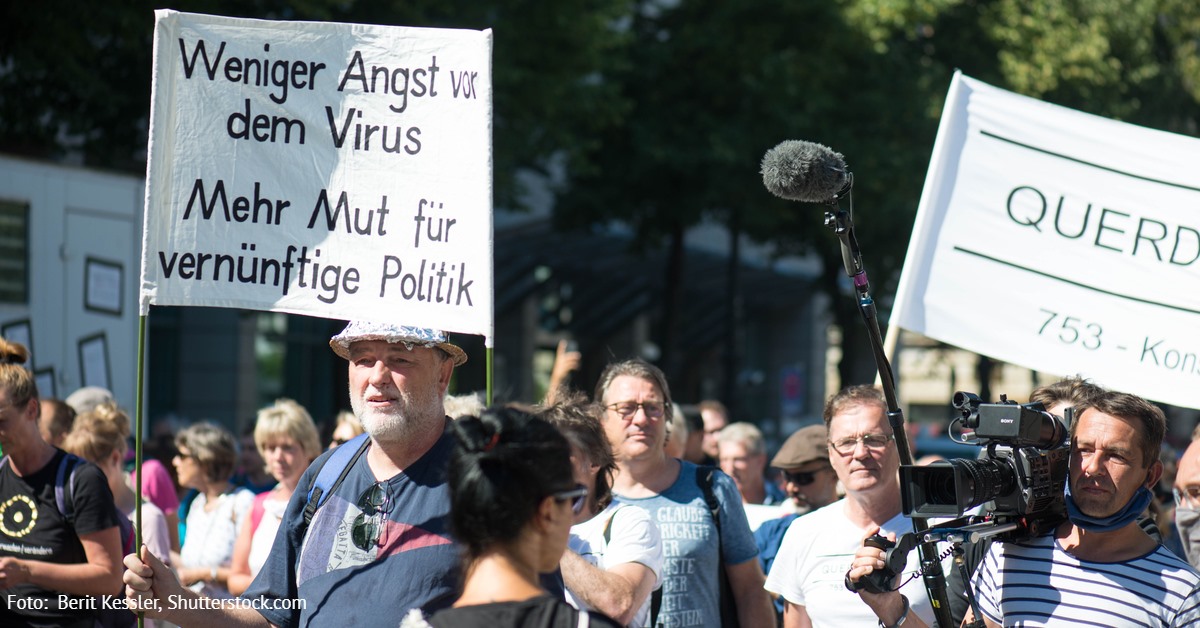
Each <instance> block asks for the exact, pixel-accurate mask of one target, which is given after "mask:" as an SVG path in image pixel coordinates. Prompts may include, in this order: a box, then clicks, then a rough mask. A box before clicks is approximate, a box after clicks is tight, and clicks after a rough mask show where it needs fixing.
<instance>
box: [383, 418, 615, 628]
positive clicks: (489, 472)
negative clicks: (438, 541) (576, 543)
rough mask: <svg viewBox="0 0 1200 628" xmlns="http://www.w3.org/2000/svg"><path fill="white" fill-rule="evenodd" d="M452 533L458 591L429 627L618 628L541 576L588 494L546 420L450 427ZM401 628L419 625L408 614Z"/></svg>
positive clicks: (466, 421) (464, 421) (479, 421)
mask: <svg viewBox="0 0 1200 628" xmlns="http://www.w3.org/2000/svg"><path fill="white" fill-rule="evenodd" d="M450 425H451V429H452V431H453V433H454V437H455V449H454V454H453V456H452V458H451V461H450V472H449V480H450V529H451V532H452V533H453V535H454V537H455V539H456V540H457V541H458V542H459V543H460V544H461V545H462V546H463V550H464V552H465V557H464V558H465V560H464V572H465V577H464V584H463V591H462V595H461V596H459V598H458V600H457V601H456V602H455V603H454V606H453V607H451V608H448V609H445V610H443V611H441V612H439V613H437V614H435V615H434V616H433V617H432V618H431V619H430V620H429V623H428V625H432V626H434V627H435V628H451V627H452V628H472V627H476V626H478V627H486V628H508V627H513V628H517V627H521V628H525V627H528V628H576V627H578V626H587V625H589V622H590V625H593V626H606V627H616V626H618V624H617V623H615V622H613V621H612V620H610V619H608V618H607V617H603V616H601V615H598V614H595V613H588V612H587V611H577V610H575V609H574V608H572V607H571V606H570V605H569V604H567V603H566V602H565V601H564V600H562V599H560V598H557V597H554V596H552V595H550V594H548V593H547V592H546V591H545V590H544V589H542V588H541V586H539V584H538V574H539V573H541V572H547V571H552V570H554V568H555V567H556V566H557V565H558V561H559V559H560V558H561V557H562V554H563V550H564V549H566V546H567V536H568V534H569V533H570V530H571V524H572V523H573V521H574V518H575V514H576V513H578V512H581V511H582V510H583V507H584V505H585V503H586V501H587V495H588V489H587V487H585V486H582V485H579V484H576V483H574V482H573V480H572V478H573V474H572V473H571V448H570V446H569V445H568V444H567V441H566V439H564V438H563V436H562V435H561V434H559V433H558V431H557V430H556V429H555V428H554V427H553V426H551V425H550V424H549V423H546V422H545V421H542V420H541V419H536V418H534V417H532V416H530V415H528V414H526V413H524V412H521V411H519V410H516V409H512V408H492V409H489V410H487V411H485V412H484V413H483V416H482V417H478V418H476V417H472V416H467V417H463V418H460V419H458V420H457V421H455V422H453V423H451V424H450ZM402 625H403V626H421V625H425V624H424V622H423V620H421V619H420V615H419V611H413V612H412V613H410V616H409V617H407V618H406V619H405V622H404V624H402Z"/></svg>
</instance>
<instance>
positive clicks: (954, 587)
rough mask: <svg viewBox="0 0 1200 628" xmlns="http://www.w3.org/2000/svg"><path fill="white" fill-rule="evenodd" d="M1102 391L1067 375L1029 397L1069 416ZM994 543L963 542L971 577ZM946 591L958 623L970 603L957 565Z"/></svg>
mask: <svg viewBox="0 0 1200 628" xmlns="http://www.w3.org/2000/svg"><path fill="white" fill-rule="evenodd" d="M1103 392H1104V388H1102V387H1100V386H1097V385H1096V384H1093V383H1092V382H1090V381H1088V380H1086V379H1083V378H1081V377H1066V378H1063V379H1060V380H1058V381H1057V382H1054V383H1052V384H1046V385H1045V386H1038V387H1037V388H1035V389H1034V390H1033V392H1032V393H1030V394H1029V401H1031V402H1034V403H1040V404H1042V405H1043V406H1045V407H1046V411H1047V412H1049V413H1050V414H1053V415H1054V416H1057V417H1060V418H1061V417H1064V416H1066V412H1067V409H1068V408H1082V407H1083V404H1084V403H1085V402H1087V400H1088V399H1090V398H1091V397H1094V396H1096V395H1099V394H1101V393H1103ZM991 546H992V539H991V537H988V538H985V539H981V540H979V541H976V542H974V543H972V542H966V543H963V550H964V555H963V562H964V563H965V565H966V568H967V578H968V579H970V576H972V575H973V574H974V573H975V570H976V569H977V568H978V567H979V563H981V562H983V557H984V556H987V553H988V548H990V547H991ZM946 591H947V593H948V595H949V598H950V616H951V618H953V619H954V625H955V626H957V625H959V624H961V623H962V620H963V617H965V616H966V614H967V608H968V607H969V604H968V601H967V597H966V595H967V587H966V582H965V581H964V580H963V577H962V574H961V573H960V572H959V570H958V569H957V568H955V569H951V570H950V571H949V572H948V573H947V574H946Z"/></svg>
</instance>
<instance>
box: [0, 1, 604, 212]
mask: <svg viewBox="0 0 1200 628" xmlns="http://www.w3.org/2000/svg"><path fill="white" fill-rule="evenodd" d="M158 6H160V5H158V4H154V3H148V2H142V1H140V0H134V1H131V2H123V3H116V4H113V5H111V6H105V7H104V9H103V10H93V11H89V12H88V17H87V18H84V17H83V16H82V13H81V10H80V9H81V5H80V3H77V2H66V1H63V0H48V1H47V2H40V3H28V2H9V3H5V4H4V5H3V8H0V151H3V152H7V153H15V154H19V155H25V156H30V157H37V158H45V159H63V158H70V159H74V160H78V161H82V162H83V163H84V164H85V165H90V166H95V167H100V168H107V169H115V170H123V171H127V172H132V173H142V172H145V156H146V141H147V124H148V119H149V110H150V70H151V53H152V49H151V42H152V38H153V29H154V9H155V8H157V7H158ZM173 8H175V9H177V10H179V11H187V12H195V13H208V14H214V15H226V16H231V17H249V18H262V19H287V20H317V21H339V22H353V23H371V24H395V25H405V26H431V27H454V28H477V29H481V28H492V29H494V30H493V47H494V50H493V66H494V67H493V87H494V90H493V91H494V93H493V100H494V106H495V119H494V131H493V132H494V142H495V147H496V150H495V175H496V192H495V193H496V199H497V203H499V204H502V205H508V206H512V205H515V204H516V199H518V198H519V197H520V194H519V190H518V189H517V187H516V184H515V181H516V177H515V176H514V173H515V172H517V170H518V169H520V168H535V169H537V168H544V167H545V164H546V163H547V161H548V160H549V159H550V158H551V157H553V156H555V155H557V156H558V158H560V159H561V158H564V157H565V158H566V161H567V162H568V163H569V164H571V165H572V166H574V167H579V168H582V167H583V165H582V163H580V162H579V160H578V158H577V155H578V154H580V153H581V152H582V151H585V150H587V149H589V148H590V147H592V146H593V145H594V144H595V142H596V141H597V139H596V138H597V136H598V134H599V133H600V131H601V130H602V129H603V128H604V127H605V126H607V125H609V124H612V123H613V121H615V120H616V119H617V118H618V117H619V116H620V114H621V112H622V111H623V105H622V103H621V102H620V101H619V100H617V99H614V98H613V97H612V94H611V90H612V87H611V85H610V84H609V83H608V82H606V81H604V80H603V77H604V76H605V74H606V72H607V71H608V68H609V67H610V66H611V65H613V64H617V63H620V62H621V61H622V59H623V52H622V47H623V45H624V42H625V39H626V36H625V34H624V33H623V32H621V30H620V29H619V28H617V21H618V19H619V18H620V17H621V16H623V15H625V14H626V13H627V12H628V10H627V8H626V3H625V2H624V0H560V1H558V2H553V3H551V2H538V1H536V0H496V1H494V2H487V3H481V2H473V1H471V0H439V1H437V2H433V1H430V0H406V1H404V2H399V1H393V2H366V1H354V0H299V1H297V0H249V1H243V0H236V1H235V0H207V1H206V0H182V1H180V2H176V3H175V4H174V5H173Z"/></svg>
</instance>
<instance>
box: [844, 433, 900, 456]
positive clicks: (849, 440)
mask: <svg viewBox="0 0 1200 628" xmlns="http://www.w3.org/2000/svg"><path fill="white" fill-rule="evenodd" d="M893 440H896V435H895V434H863V435H862V436H847V437H846V438H839V439H837V440H832V441H829V445H830V446H831V447H833V450H834V451H836V452H838V453H839V454H841V455H843V456H849V455H850V454H852V453H854V450H855V449H856V448H857V447H858V444H859V443H862V444H863V446H864V447H866V448H867V449H870V450H873V451H879V450H881V449H883V448H884V447H887V446H888V443H890V442H892V441H893Z"/></svg>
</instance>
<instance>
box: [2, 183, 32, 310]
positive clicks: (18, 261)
mask: <svg viewBox="0 0 1200 628" xmlns="http://www.w3.org/2000/svg"><path fill="white" fill-rule="evenodd" d="M28 302H29V205H28V204H25V203H15V202H12V201H0V303H17V304H22V305H24V304H26V303H28Z"/></svg>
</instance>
